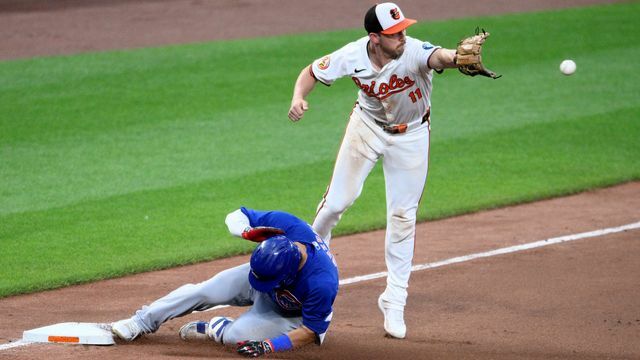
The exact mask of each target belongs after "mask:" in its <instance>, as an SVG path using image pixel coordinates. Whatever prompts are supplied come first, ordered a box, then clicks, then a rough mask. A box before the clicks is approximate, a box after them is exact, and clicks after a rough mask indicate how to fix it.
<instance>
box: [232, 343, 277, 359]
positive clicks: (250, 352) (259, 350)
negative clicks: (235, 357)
mask: <svg viewBox="0 0 640 360" xmlns="http://www.w3.org/2000/svg"><path fill="white" fill-rule="evenodd" d="M236 351H238V354H240V355H244V356H246V357H258V356H262V355H264V354H268V353H272V352H273V349H272V348H271V344H270V343H269V342H268V341H255V340H249V341H242V342H239V343H238V347H237V348H236Z"/></svg>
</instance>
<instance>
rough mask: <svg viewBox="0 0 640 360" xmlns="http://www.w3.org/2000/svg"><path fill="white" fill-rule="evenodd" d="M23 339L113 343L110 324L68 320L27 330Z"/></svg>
mask: <svg viewBox="0 0 640 360" xmlns="http://www.w3.org/2000/svg"><path fill="white" fill-rule="evenodd" d="M22 340H24V341H32V342H45V343H64V344H85V345H113V344H115V341H114V340H113V335H112V334H111V326H110V325H109V324H100V323H78V322H67V323H59V324H53V325H49V326H45V327H41V328H37V329H31V330H25V331H24V332H23V333H22Z"/></svg>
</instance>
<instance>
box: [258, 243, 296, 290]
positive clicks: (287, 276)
mask: <svg viewBox="0 0 640 360" xmlns="http://www.w3.org/2000/svg"><path fill="white" fill-rule="evenodd" d="M301 257H302V255H301V254H300V249H298V247H297V246H296V244H294V243H293V241H291V240H290V239H289V238H287V237H286V236H283V235H278V236H274V237H272V238H269V239H267V240H265V241H263V242H261V243H260V245H258V247H256V248H255V249H254V250H253V254H251V261H250V265H251V271H250V272H249V283H250V284H251V286H252V287H253V288H254V289H256V290H258V291H260V292H268V291H270V290H272V289H273V288H275V287H276V286H278V285H280V284H281V283H283V282H289V281H291V280H293V279H294V278H295V276H296V273H297V272H298V266H300V259H301Z"/></svg>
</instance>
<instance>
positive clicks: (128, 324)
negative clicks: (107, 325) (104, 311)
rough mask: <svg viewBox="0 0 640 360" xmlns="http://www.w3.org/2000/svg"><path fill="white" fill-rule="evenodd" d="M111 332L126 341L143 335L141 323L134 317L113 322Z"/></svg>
mask: <svg viewBox="0 0 640 360" xmlns="http://www.w3.org/2000/svg"><path fill="white" fill-rule="evenodd" d="M111 332H112V333H113V334H114V335H116V336H117V337H119V338H120V339H122V340H124V341H133V340H134V339H135V338H137V337H138V336H140V335H142V333H143V331H142V328H141V327H140V325H138V323H137V322H136V321H135V320H134V319H133V318H130V319H124V320H120V321H116V322H114V323H113V324H111Z"/></svg>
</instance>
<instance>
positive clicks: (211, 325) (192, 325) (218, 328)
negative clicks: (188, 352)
mask: <svg viewBox="0 0 640 360" xmlns="http://www.w3.org/2000/svg"><path fill="white" fill-rule="evenodd" d="M232 322H233V319H232V318H228V317H224V316H216V317H214V318H213V319H211V321H209V322H206V321H202V320H200V321H191V322H188V323H186V324H184V325H183V326H182V327H181V328H180V331H179V334H180V338H181V339H182V340H185V341H194V340H196V341H198V340H207V339H211V340H213V341H215V342H217V343H220V344H222V339H223V334H224V329H225V328H226V327H227V325H229V324H231V323H232Z"/></svg>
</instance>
